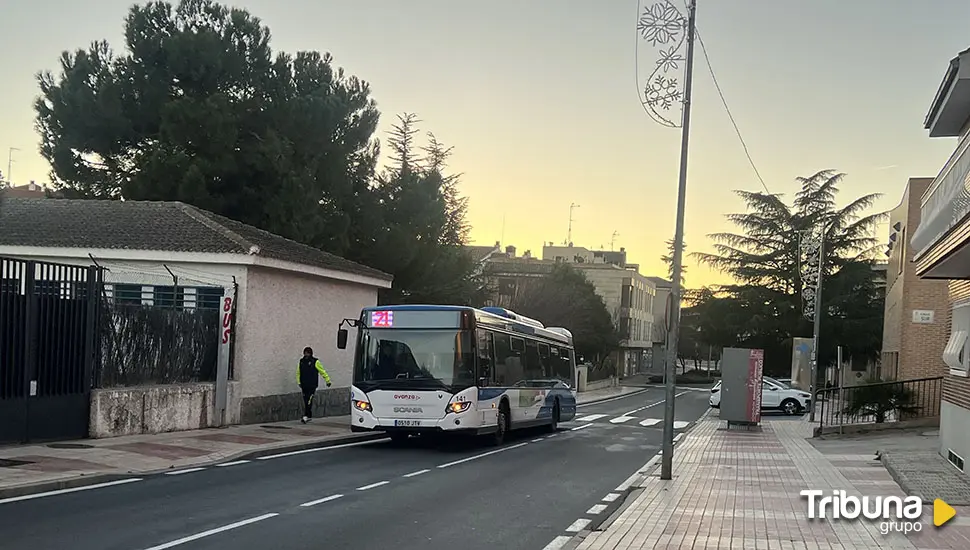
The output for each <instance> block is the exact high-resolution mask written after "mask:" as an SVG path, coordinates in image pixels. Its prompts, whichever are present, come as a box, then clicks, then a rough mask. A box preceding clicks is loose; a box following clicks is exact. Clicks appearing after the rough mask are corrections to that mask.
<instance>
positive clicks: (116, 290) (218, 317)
mask: <svg viewBox="0 0 970 550" xmlns="http://www.w3.org/2000/svg"><path fill="white" fill-rule="evenodd" d="M214 290H217V291H218V295H216V294H213V295H212V296H204V295H200V294H196V293H186V292H185V289H182V288H173V287H142V286H141V285H135V284H123V283H115V284H111V285H104V288H103V291H102V301H103V306H102V308H101V333H100V342H99V343H100V362H99V365H98V368H97V369H96V371H95V378H94V387H96V388H116V387H131V386H142V385H154V384H180V383H189V382H212V381H215V378H216V368H217V365H218V356H219V345H220V339H219V331H218V328H219V326H220V323H221V321H222V314H221V312H220V309H219V308H220V306H221V305H222V304H221V296H222V291H223V289H221V288H220V289H214Z"/></svg>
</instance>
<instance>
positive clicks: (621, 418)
mask: <svg viewBox="0 0 970 550" xmlns="http://www.w3.org/2000/svg"><path fill="white" fill-rule="evenodd" d="M631 420H636V418H635V417H632V416H618V417H616V418H614V419H612V420H610V424H623V423H624V422H629V421H631Z"/></svg>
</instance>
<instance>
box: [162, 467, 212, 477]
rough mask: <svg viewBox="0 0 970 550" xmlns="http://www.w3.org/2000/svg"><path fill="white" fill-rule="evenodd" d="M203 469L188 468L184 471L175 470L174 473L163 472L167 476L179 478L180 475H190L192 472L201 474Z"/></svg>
mask: <svg viewBox="0 0 970 550" xmlns="http://www.w3.org/2000/svg"><path fill="white" fill-rule="evenodd" d="M202 470H205V468H188V469H186V470H175V471H174V472H165V475H167V476H180V475H182V474H191V473H192V472H201V471H202Z"/></svg>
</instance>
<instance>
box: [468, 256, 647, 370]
mask: <svg viewBox="0 0 970 550" xmlns="http://www.w3.org/2000/svg"><path fill="white" fill-rule="evenodd" d="M483 262H485V263H486V264H487V267H486V268H485V272H486V274H487V276H486V279H487V281H488V283H487V285H488V288H489V290H490V294H491V295H492V298H491V300H490V303H491V304H492V305H497V306H501V307H509V305H510V304H512V303H514V300H515V297H516V295H517V293H518V291H519V289H520V287H522V286H523V282H524V281H527V280H529V279H535V278H539V277H543V276H545V275H547V274H548V273H550V272H551V271H552V269H553V268H554V267H555V266H556V264H559V263H568V264H570V265H571V266H572V267H574V268H576V269H578V270H580V271H582V272H583V274H584V275H585V276H586V279H587V280H588V281H589V282H590V283H592V284H593V286H594V287H595V288H596V293H597V295H599V296H600V297H601V298H602V299H603V302H604V304H605V305H606V309H607V311H609V312H610V314H611V315H612V316H613V320H614V323H615V324H616V326H617V328H618V330H619V332H620V337H621V341H620V351H619V352H618V353H617V355H616V358H615V359H616V363H617V366H618V371H619V372H618V374H620V375H628V374H634V373H636V372H637V371H639V370H644V369H645V367H646V366H647V365H649V364H650V362H651V353H652V350H653V347H654V339H655V337H654V334H655V331H654V327H655V325H654V323H655V317H654V315H655V311H654V304H655V297H656V293H657V288H656V286H655V285H654V283H653V282H652V281H651V280H650V279H649V278H648V277H645V276H643V275H641V274H640V272H639V266H638V265H636V264H629V263H627V262H626V251H625V250H624V249H622V248H621V249H620V250H619V251H599V250H590V249H587V248H584V247H577V246H553V245H546V246H543V251H542V257H541V258H536V257H534V256H532V254H531V251H526V252H525V253H523V254H522V255H521V256H516V249H515V247H514V246H507V247H506V248H505V252H504V253H491V254H489V255H488V256H487V257H486V258H485V259H484V260H483Z"/></svg>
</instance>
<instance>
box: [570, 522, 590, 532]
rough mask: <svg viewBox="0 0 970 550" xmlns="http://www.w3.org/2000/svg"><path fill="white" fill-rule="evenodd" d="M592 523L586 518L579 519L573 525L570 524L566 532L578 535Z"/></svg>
mask: <svg viewBox="0 0 970 550" xmlns="http://www.w3.org/2000/svg"><path fill="white" fill-rule="evenodd" d="M590 523H592V520H588V519H586V518H580V519H577V520H576V521H574V522H572V524H570V526H569V527H566V532H567V533H578V532H580V531H582V530H583V529H584V528H585V527H586V526H587V525H589V524H590Z"/></svg>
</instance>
